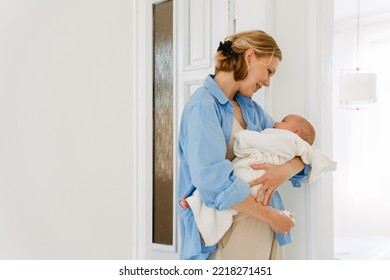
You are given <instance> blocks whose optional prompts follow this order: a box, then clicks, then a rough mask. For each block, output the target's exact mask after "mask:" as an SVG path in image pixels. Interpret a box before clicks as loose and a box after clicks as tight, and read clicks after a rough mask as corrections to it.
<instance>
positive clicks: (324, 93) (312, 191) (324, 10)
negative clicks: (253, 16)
mask: <svg viewBox="0 0 390 280" xmlns="http://www.w3.org/2000/svg"><path fill="white" fill-rule="evenodd" d="M305 10H306V11H307V12H305V33H306V35H305V38H307V41H306V42H305V48H306V50H305V54H306V56H307V58H306V59H305V63H306V65H305V69H306V71H305V92H306V94H305V96H306V97H305V98H306V100H305V101H306V108H305V111H306V112H307V116H308V118H309V119H310V120H312V121H313V122H314V123H316V129H317V130H318V131H320V132H321V138H318V139H317V140H316V146H317V147H318V148H319V149H320V150H321V151H323V152H324V153H325V154H327V155H332V131H333V127H332V112H333V110H332V103H333V101H332V96H333V94H332V89H333V83H332V81H333V74H332V68H333V62H332V61H333V1H328V0H305ZM305 191H306V209H307V210H306V224H307V225H308V227H307V247H306V248H307V252H306V255H307V256H306V258H307V259H333V258H334V253H333V180H332V174H331V173H325V174H324V176H322V178H321V179H320V180H318V181H317V182H315V183H314V184H312V186H310V187H309V188H306V190H305Z"/></svg>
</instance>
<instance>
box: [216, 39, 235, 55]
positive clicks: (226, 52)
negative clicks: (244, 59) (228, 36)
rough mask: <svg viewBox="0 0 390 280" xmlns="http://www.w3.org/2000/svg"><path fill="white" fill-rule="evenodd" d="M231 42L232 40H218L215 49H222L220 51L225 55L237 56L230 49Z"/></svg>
mask: <svg viewBox="0 0 390 280" xmlns="http://www.w3.org/2000/svg"><path fill="white" fill-rule="evenodd" d="M232 44H233V42H232V41H229V40H227V41H225V42H223V43H222V42H219V47H218V49H217V51H222V53H223V54H224V55H225V56H234V57H237V54H236V53H235V52H234V51H233V49H232Z"/></svg>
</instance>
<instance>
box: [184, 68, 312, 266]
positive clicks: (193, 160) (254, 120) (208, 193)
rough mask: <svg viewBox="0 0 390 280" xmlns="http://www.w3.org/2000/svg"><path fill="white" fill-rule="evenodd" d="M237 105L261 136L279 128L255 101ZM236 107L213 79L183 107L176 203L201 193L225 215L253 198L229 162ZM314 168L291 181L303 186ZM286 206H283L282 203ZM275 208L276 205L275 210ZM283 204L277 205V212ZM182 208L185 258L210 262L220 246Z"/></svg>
mask: <svg viewBox="0 0 390 280" xmlns="http://www.w3.org/2000/svg"><path fill="white" fill-rule="evenodd" d="M235 98H236V101H237V102H238V104H239V105H240V107H241V111H242V115H243V117H244V121H245V123H246V125H247V129H249V130H255V131H261V130H263V129H265V128H270V127H273V126H274V123H275V122H274V120H273V119H272V118H271V117H270V116H269V114H268V113H266V112H265V111H263V109H262V108H261V107H260V106H259V105H258V104H257V103H256V102H254V101H253V100H252V99H251V98H248V97H245V96H243V95H241V94H240V93H237V94H236V97H235ZM233 108H234V107H233V104H232V103H231V102H230V101H229V99H228V98H227V97H226V95H225V94H224V93H223V92H222V90H221V89H220V87H219V86H218V85H217V83H216V82H215V81H214V77H213V76H212V75H209V76H208V77H207V78H206V80H205V81H204V84H203V87H200V88H198V89H197V90H196V91H195V92H194V94H193V95H192V96H191V97H190V98H189V100H188V102H187V103H186V106H185V107H184V110H183V114H182V119H181V124H180V133H179V145H178V146H179V147H178V149H179V160H180V165H179V181H178V192H177V198H178V200H179V201H180V199H181V197H182V196H185V197H188V196H190V195H191V194H192V193H193V192H194V191H195V190H196V189H198V190H199V194H200V197H201V199H202V201H203V203H205V205H206V206H207V207H214V208H216V209H218V210H226V209H229V208H230V207H231V206H233V205H235V204H237V203H239V202H241V201H243V200H244V199H245V198H246V197H248V195H249V188H250V186H249V184H248V183H246V182H244V181H243V180H241V179H240V178H238V177H236V176H235V175H234V172H233V164H232V162H231V161H229V160H228V159H226V150H227V144H228V142H229V139H230V136H231V132H232V125H233ZM309 171H310V169H308V168H305V170H304V171H303V172H301V173H299V174H297V175H295V176H294V177H293V178H291V179H290V180H291V181H292V182H293V186H294V187H300V182H301V181H302V180H304V179H305V177H306V174H308V172H309ZM277 196H278V197H279V195H277ZM280 203H281V201H280ZM271 206H272V205H271ZM280 207H283V205H281V206H280V205H276V208H280ZM178 209H179V213H178V216H179V228H180V233H181V236H180V239H181V242H180V243H181V246H180V248H181V250H180V258H181V259H207V258H208V256H209V255H210V253H211V252H213V251H215V250H216V245H213V246H205V245H204V243H203V242H202V241H201V237H200V234H199V230H198V228H197V226H196V223H195V219H194V215H193V213H192V211H191V208H185V209H184V208H182V207H181V206H179V207H178Z"/></svg>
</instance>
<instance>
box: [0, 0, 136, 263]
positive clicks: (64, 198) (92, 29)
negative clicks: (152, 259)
mask: <svg viewBox="0 0 390 280" xmlns="http://www.w3.org/2000/svg"><path fill="white" fill-rule="evenodd" d="M131 5H132V3H130V2H129V1H126V0H117V1H104V0H99V1H96V0H71V1H50V0H35V1H28V0H5V1H1V2H0V131H1V135H0V227H1V230H0V259H128V258H131V257H132V252H131V249H132V248H131V242H132V231H131V227H132V223H131V216H132V213H131V208H130V205H131V201H132V192H131V185H130V183H131V177H132V168H133V166H132V162H131V148H132V134H131V129H130V125H131V116H132V115H131V114H132V112H131V89H132V68H131V67H130V64H131V54H132V41H131V37H130V34H131V28H132V27H131V12H132V11H131V9H132V7H131Z"/></svg>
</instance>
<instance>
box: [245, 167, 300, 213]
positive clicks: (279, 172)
mask: <svg viewBox="0 0 390 280" xmlns="http://www.w3.org/2000/svg"><path fill="white" fill-rule="evenodd" d="M251 167H252V168H253V169H256V170H264V171H265V173H264V175H263V176H261V177H259V178H257V179H255V180H253V181H251V182H249V184H250V186H251V187H253V186H256V185H260V184H261V185H262V186H261V187H260V189H259V191H258V192H257V195H256V201H257V202H260V201H261V199H262V201H261V202H262V204H263V205H268V204H269V202H270V201H271V199H272V196H273V194H274V192H275V191H276V189H277V188H278V187H279V186H280V185H282V184H283V183H284V182H285V181H287V180H288V179H289V178H291V176H292V174H291V170H290V168H289V166H288V163H287V164H284V165H275V164H268V163H266V164H252V165H251Z"/></svg>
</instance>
